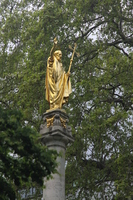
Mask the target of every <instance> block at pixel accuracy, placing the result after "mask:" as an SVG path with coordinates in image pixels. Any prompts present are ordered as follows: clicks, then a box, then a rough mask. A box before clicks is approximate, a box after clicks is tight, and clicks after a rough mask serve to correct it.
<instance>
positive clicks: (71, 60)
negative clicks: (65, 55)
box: [68, 43, 80, 74]
mask: <svg viewBox="0 0 133 200" xmlns="http://www.w3.org/2000/svg"><path fill="white" fill-rule="evenodd" d="M76 47H77V44H76V43H75V44H74V49H73V48H72V47H71V45H69V49H71V50H72V51H73V53H72V57H71V59H70V65H69V69H68V74H70V70H71V66H72V62H73V58H74V54H75V53H76V55H77V56H78V57H79V55H80V54H79V53H78V52H76V51H75V50H76Z"/></svg>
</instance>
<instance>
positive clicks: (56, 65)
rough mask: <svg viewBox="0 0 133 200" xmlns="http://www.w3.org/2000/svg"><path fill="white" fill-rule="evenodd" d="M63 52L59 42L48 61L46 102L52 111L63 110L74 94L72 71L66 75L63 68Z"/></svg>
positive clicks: (54, 46)
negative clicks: (63, 106) (70, 96)
mask: <svg viewBox="0 0 133 200" xmlns="http://www.w3.org/2000/svg"><path fill="white" fill-rule="evenodd" d="M61 59H62V52H61V51H60V50H59V49H58V50H57V40H56V38H55V39H54V45H53V47H52V49H51V52H50V56H49V58H48V60H47V71H46V78H45V89H46V100H47V101H48V102H49V104H50V109H61V108H62V105H63V104H65V103H67V102H68V98H69V95H70V94H71V92H72V89H71V81H70V70H68V72H67V73H66V72H65V70H64V68H63V66H62V60H61Z"/></svg>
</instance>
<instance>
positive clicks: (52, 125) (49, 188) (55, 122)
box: [40, 109, 73, 200]
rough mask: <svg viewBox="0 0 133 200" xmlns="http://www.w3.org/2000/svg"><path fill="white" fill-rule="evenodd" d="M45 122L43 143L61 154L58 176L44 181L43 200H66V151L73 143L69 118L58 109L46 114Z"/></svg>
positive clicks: (41, 131) (42, 134) (42, 132)
mask: <svg viewBox="0 0 133 200" xmlns="http://www.w3.org/2000/svg"><path fill="white" fill-rule="evenodd" d="M43 121H44V124H42V125H41V127H40V128H41V130H40V133H41V138H42V142H43V143H44V145H46V146H47V147H48V148H49V149H54V150H56V151H57V152H59V153H61V157H58V158H57V162H58V168H57V171H58V174H53V175H52V176H53V179H50V180H48V181H46V180H44V184H45V186H46V188H45V189H44V191H43V200H65V151H66V146H67V144H68V143H69V142H73V138H72V134H71V127H70V126H68V116H67V114H66V113H65V111H64V110H59V109H57V110H53V111H49V112H46V113H44V115H43Z"/></svg>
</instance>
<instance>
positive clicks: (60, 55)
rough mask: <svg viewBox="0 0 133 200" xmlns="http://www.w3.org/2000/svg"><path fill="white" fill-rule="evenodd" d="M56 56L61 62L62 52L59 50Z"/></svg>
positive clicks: (55, 53)
mask: <svg viewBox="0 0 133 200" xmlns="http://www.w3.org/2000/svg"><path fill="white" fill-rule="evenodd" d="M54 56H55V57H56V59H57V60H58V61H59V62H61V58H62V52H61V51H60V50H57V51H55V52H54Z"/></svg>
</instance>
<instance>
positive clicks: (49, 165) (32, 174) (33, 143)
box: [0, 106, 57, 200]
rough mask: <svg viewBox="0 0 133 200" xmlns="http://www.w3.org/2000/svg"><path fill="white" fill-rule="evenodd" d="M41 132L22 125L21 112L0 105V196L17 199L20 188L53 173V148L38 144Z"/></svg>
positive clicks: (54, 163) (54, 158) (0, 197)
mask: <svg viewBox="0 0 133 200" xmlns="http://www.w3.org/2000/svg"><path fill="white" fill-rule="evenodd" d="M39 137H40V135H39V134H38V133H37V132H36V131H35V130H34V129H33V128H30V127H28V126H26V125H25V122H24V121H23V116H22V113H21V112H19V111H17V110H10V109H3V108H2V107H1V106H0V199H3V200H5V199H11V200H14V199H16V198H17V199H18V198H19V193H18V191H19V190H20V189H23V187H27V188H29V187H31V186H33V185H34V184H35V183H36V184H37V185H38V186H40V187H42V186H43V178H44V177H48V176H50V174H51V173H55V172H56V170H55V167H56V162H55V160H56V156H57V153H56V152H55V151H51V150H48V149H47V148H46V147H44V146H43V145H41V144H40V142H39V141H38V140H39Z"/></svg>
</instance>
